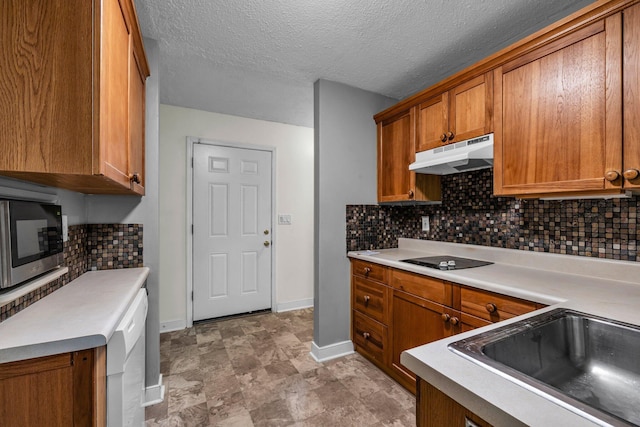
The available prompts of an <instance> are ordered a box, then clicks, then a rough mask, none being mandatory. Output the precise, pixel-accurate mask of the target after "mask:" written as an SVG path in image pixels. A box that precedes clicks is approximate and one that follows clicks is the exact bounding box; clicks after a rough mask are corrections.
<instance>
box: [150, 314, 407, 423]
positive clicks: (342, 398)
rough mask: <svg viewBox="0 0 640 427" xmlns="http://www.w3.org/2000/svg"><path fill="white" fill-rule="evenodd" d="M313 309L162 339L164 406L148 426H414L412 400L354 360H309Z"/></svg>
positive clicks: (231, 321) (203, 326)
mask: <svg viewBox="0 0 640 427" xmlns="http://www.w3.org/2000/svg"><path fill="white" fill-rule="evenodd" d="M312 339H313V310H312V309H305V310H297V311H290V312H286V313H260V314H257V315H251V316H245V317H235V318H226V319H222V320H212V321H207V322H200V323H197V324H196V325H195V326H194V327H192V328H189V329H185V330H181V331H174V332H168V333H164V334H162V335H161V336H160V368H161V371H162V373H163V374H164V375H165V376H164V383H165V387H166V391H165V400H164V402H162V403H160V404H158V405H154V406H152V407H149V408H147V409H146V413H145V415H146V427H159V426H163V427H164V426H171V427H180V426H193V427H200V426H231V427H252V426H277V427H281V426H290V425H291V426H299V427H304V426H309V427H316V426H317V427H327V426H345V427H357V426H366V427H386V426H392V427H405V426H409V427H414V426H415V398H414V396H413V395H412V394H410V393H408V392H407V391H406V390H404V389H403V388H402V387H401V386H400V385H398V384H397V383H396V382H395V381H393V380H391V379H390V378H389V377H388V376H387V375H385V374H384V373H383V372H382V371H381V370H379V369H378V368H376V367H375V366H374V365H372V364H371V363H370V362H369V361H367V360H366V359H364V358H363V357H362V356H360V355H359V354H352V355H348V356H345V357H341V358H339V359H335V360H331V361H328V362H325V363H318V362H316V361H315V360H314V359H313V358H312V357H311V355H310V354H309V352H310V349H311V340H312Z"/></svg>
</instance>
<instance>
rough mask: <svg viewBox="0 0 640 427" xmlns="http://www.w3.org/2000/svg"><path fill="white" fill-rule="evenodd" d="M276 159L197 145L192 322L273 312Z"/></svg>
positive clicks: (259, 153) (263, 153)
mask: <svg viewBox="0 0 640 427" xmlns="http://www.w3.org/2000/svg"><path fill="white" fill-rule="evenodd" d="M271 156H272V153H271V152H270V151H261V150H253V149H244V148H234V147H222V146H216V145H206V144H195V145H194V147H193V159H194V161H193V168H194V172H193V173H194V175H193V226H194V230H193V320H202V319H210V318H214V317H221V316H228V315H231V314H238V313H246V312H249V311H255V310H263V309H267V308H271V212H272V209H271V200H272V199H271V192H272V183H271Z"/></svg>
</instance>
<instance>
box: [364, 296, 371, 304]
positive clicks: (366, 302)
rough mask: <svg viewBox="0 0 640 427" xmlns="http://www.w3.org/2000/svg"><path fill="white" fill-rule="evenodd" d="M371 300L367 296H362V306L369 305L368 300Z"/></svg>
mask: <svg viewBox="0 0 640 427" xmlns="http://www.w3.org/2000/svg"><path fill="white" fill-rule="evenodd" d="M370 299H371V297H370V296H369V295H365V296H364V305H369V300H370Z"/></svg>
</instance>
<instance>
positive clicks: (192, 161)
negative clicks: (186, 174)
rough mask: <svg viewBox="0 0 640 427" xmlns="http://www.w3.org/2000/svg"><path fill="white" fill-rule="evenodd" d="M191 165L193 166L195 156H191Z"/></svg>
mask: <svg viewBox="0 0 640 427" xmlns="http://www.w3.org/2000/svg"><path fill="white" fill-rule="evenodd" d="M191 167H192V168H193V157H192V158H191Z"/></svg>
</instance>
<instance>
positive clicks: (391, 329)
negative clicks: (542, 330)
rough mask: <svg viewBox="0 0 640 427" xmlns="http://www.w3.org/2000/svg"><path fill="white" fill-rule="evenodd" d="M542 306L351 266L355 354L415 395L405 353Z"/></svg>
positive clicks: (363, 265) (416, 276)
mask: <svg viewBox="0 0 640 427" xmlns="http://www.w3.org/2000/svg"><path fill="white" fill-rule="evenodd" d="M541 307H542V305H539V304H536V303H533V302H531V301H526V300H521V299H519V298H514V297H510V296H507V295H501V294H497V293H494V292H488V291H484V290H480V289H475V288H470V287H467V286H463V285H459V284H457V283H451V282H447V281H445V280H442V279H435V278H432V277H429V276H424V275H421V274H415V273H410V272H407V271H403V270H398V269H395V268H390V267H386V266H383V265H379V264H374V263H370V262H365V261H362V260H355V259H354V260H352V262H351V309H352V324H351V335H352V340H353V343H354V347H355V349H356V351H357V352H358V353H360V354H362V355H363V356H364V357H366V358H367V359H369V360H370V361H371V362H373V363H374V364H375V365H377V366H378V367H379V368H380V369H382V370H383V371H385V372H386V373H387V374H389V375H390V376H391V377H392V378H393V379H395V380H396V381H397V382H398V383H400V384H401V385H402V386H403V387H405V388H406V389H407V390H409V391H411V392H412V393H416V376H415V374H414V373H413V372H411V371H410V370H409V369H407V368H406V367H405V366H403V365H402V363H400V355H401V354H402V352H403V351H405V350H408V349H410V348H413V347H417V346H420V345H423V344H427V343H430V342H433V341H437V340H439V339H442V338H446V337H450V336H452V335H455V334H458V333H461V332H466V331H470V330H472V329H475V328H479V327H482V326H486V325H489V324H491V323H495V322H499V321H501V320H505V319H508V318H511V317H514V316H518V315H520V314H524V313H527V312H530V311H533V310H536V309H537V308H541Z"/></svg>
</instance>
